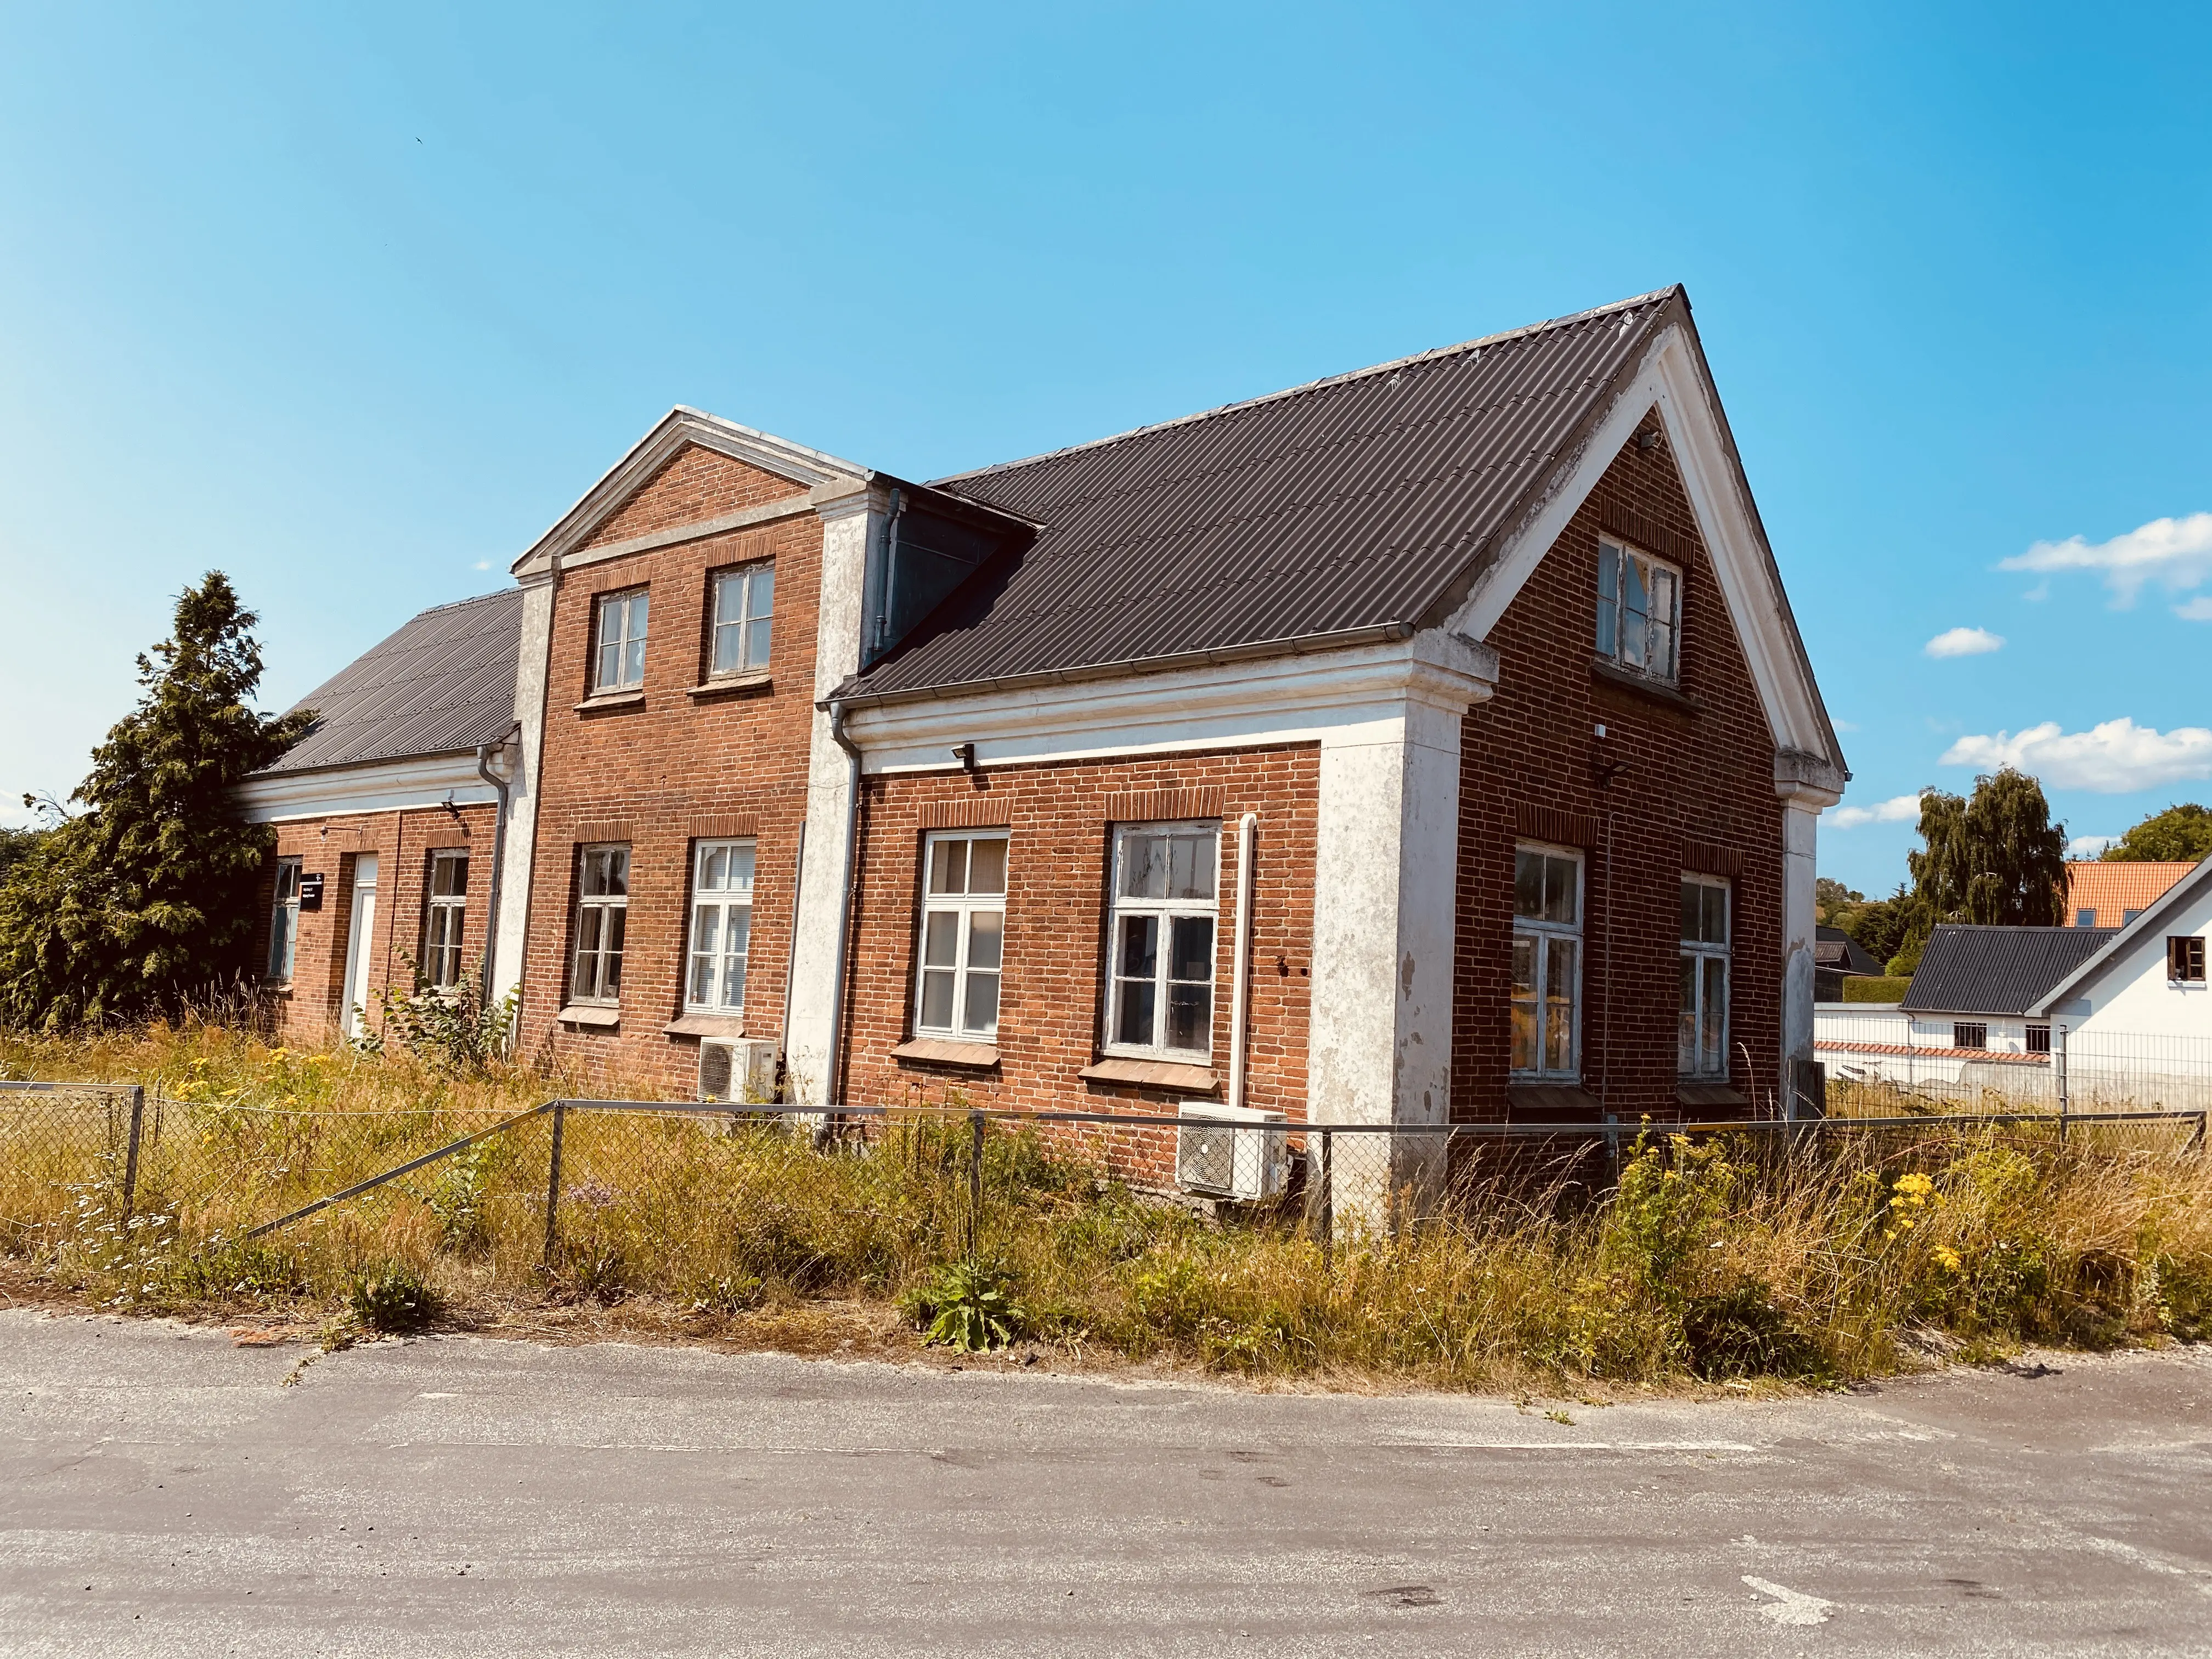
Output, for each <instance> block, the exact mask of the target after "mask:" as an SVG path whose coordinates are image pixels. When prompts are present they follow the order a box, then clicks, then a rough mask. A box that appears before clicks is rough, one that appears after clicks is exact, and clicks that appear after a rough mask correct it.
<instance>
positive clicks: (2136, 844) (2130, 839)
mask: <svg viewBox="0 0 2212 1659" xmlns="http://www.w3.org/2000/svg"><path fill="white" fill-rule="evenodd" d="M2100 856H2101V857H2103V858H2105V859H2106V860H2111V861H2112V862H2113V863H2116V864H2150V863H2168V862H2170V863H2176V864H2180V863H2187V864H2195V863H2197V861H2199V860H2203V859H2206V858H2212V811H2208V810H2207V809H2205V808H2204V807H2202V806H2199V805H2197V803H2196V802H2195V801H2193V800H2192V801H2184V802H2182V803H2181V804H2180V805H2179V806H2169V807H2167V808H2166V811H2163V812H2154V813H2152V814H2151V815H2150V816H2149V817H2147V818H2145V819H2144V820H2143V821H2142V823H2138V824H2137V825H2136V826H2135V828H2134V829H2130V830H2129V831H2128V832H2127V834H2125V835H2124V836H2121V837H2120V838H2119V840H2118V841H2116V842H2113V843H2112V845H2111V846H2110V847H2107V848H2106V849H2105V850H2104V852H2103V853H2102V854H2100Z"/></svg>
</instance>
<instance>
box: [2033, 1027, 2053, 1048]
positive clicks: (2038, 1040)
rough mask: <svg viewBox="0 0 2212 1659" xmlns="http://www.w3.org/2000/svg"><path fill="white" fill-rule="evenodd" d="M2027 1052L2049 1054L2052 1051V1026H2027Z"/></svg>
mask: <svg viewBox="0 0 2212 1659" xmlns="http://www.w3.org/2000/svg"><path fill="white" fill-rule="evenodd" d="M2027 1052H2028V1053H2030V1054H2049V1053H2050V1052H2051V1028H2050V1027H2049V1026H2048V1025H2031V1026H2029V1027H2028V1028H2027Z"/></svg>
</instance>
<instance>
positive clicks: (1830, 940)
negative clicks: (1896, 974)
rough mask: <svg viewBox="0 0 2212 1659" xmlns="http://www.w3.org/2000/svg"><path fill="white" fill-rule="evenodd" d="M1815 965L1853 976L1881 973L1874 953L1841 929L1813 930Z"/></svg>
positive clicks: (1820, 928) (1822, 928) (1818, 928)
mask: <svg viewBox="0 0 2212 1659" xmlns="http://www.w3.org/2000/svg"><path fill="white" fill-rule="evenodd" d="M1813 965H1814V967H1816V968H1833V969H1838V970H1839V971H1841V972H1844V973H1851V974H1879V973H1881V963H1878V962H1876V961H1875V959H1874V955H1873V953H1872V952H1871V951H1869V950H1868V949H1867V948H1866V946H1864V945H1861V944H1860V943H1859V942H1858V941H1857V939H1853V938H1852V937H1851V936H1850V934H1849V933H1845V932H1844V930H1843V929H1842V928H1840V927H1815V928H1814V930H1813Z"/></svg>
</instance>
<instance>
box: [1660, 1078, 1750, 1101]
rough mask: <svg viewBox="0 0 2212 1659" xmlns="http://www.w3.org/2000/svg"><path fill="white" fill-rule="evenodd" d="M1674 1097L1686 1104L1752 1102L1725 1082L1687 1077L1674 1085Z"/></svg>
mask: <svg viewBox="0 0 2212 1659" xmlns="http://www.w3.org/2000/svg"><path fill="white" fill-rule="evenodd" d="M1674 1098H1675V1099H1676V1100H1677V1101H1678V1102H1680V1103H1681V1104H1682V1105H1685V1106H1696V1107H1710V1106H1748V1105H1750V1104H1751V1103H1750V1102H1749V1101H1748V1100H1747V1099H1745V1098H1744V1097H1743V1096H1742V1095H1741V1093H1740V1092H1738V1091H1736V1090H1735V1089H1733V1088H1730V1087H1729V1085H1727V1084H1725V1083H1693V1082H1691V1081H1690V1080H1688V1079H1683V1080H1682V1081H1680V1082H1678V1083H1676V1084H1675V1085H1674Z"/></svg>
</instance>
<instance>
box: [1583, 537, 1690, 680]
mask: <svg viewBox="0 0 2212 1659" xmlns="http://www.w3.org/2000/svg"><path fill="white" fill-rule="evenodd" d="M1681 621H1682V573H1681V572H1680V571H1679V570H1677V569H1675V568H1674V566H1673V565H1670V564H1662V563H1661V562H1659V561H1658V560H1656V559H1655V558H1653V557H1652V556H1650V554H1648V553H1639V552H1638V551H1637V550H1635V549H1633V548H1630V547H1624V546H1622V545H1621V544H1620V543H1618V542H1600V543H1599V544H1598V549H1597V653H1598V655H1599V656H1601V657H1602V658H1604V659H1606V660H1607V661H1608V662H1610V663H1613V664H1614V665H1617V666H1619V667H1621V668H1626V670H1628V671H1630V672H1631V673H1632V674H1642V675H1644V676H1646V677H1648V678H1651V679H1655V680H1664V681H1666V682H1667V684H1669V685H1672V684H1674V680H1675V678H1676V677H1677V670H1678V664H1677V658H1678V656H1679V654H1680V653H1679V651H1678V649H1677V647H1678V646H1679V644H1680V631H1681Z"/></svg>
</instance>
